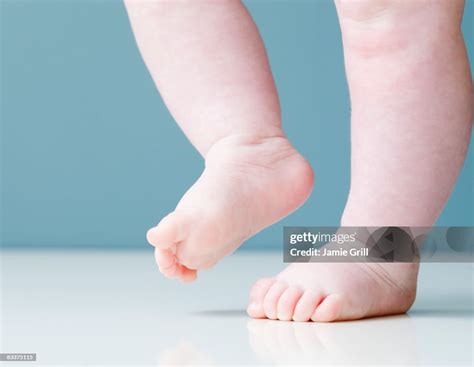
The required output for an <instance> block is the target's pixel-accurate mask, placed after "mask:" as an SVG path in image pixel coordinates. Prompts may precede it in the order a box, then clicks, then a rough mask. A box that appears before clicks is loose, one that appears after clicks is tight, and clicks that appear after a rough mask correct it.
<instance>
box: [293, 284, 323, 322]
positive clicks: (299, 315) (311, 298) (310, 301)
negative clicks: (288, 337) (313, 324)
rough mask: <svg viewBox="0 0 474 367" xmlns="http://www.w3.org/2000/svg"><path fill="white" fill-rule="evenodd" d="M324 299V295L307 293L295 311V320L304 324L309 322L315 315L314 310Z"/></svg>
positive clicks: (309, 291)
mask: <svg viewBox="0 0 474 367" xmlns="http://www.w3.org/2000/svg"><path fill="white" fill-rule="evenodd" d="M322 299H323V295H322V293H318V292H315V291H312V290H307V291H305V292H304V293H303V295H302V296H301V298H300V299H299V301H298V303H297V304H296V307H295V311H294V313H293V320H294V321H302V322H304V321H309V320H310V319H311V316H312V315H313V313H314V310H315V309H316V307H317V306H318V304H319V303H320V302H321V300H322Z"/></svg>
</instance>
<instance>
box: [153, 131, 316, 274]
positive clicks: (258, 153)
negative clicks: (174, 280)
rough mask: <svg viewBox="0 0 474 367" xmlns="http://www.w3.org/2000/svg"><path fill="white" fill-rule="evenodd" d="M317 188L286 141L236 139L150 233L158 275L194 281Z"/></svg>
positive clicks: (212, 155) (218, 150)
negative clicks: (205, 270) (202, 272)
mask: <svg viewBox="0 0 474 367" xmlns="http://www.w3.org/2000/svg"><path fill="white" fill-rule="evenodd" d="M312 186H313V173H312V170H311V168H310V166H309V164H308V163H307V162H306V160H305V159H304V158H303V157H302V156H301V155H300V154H299V153H298V152H297V151H296V150H295V149H294V148H293V147H292V146H291V144H290V143H289V142H288V140H287V139H286V138H284V137H280V136H278V137H266V138H261V137H254V136H244V135H240V136H232V137H228V138H225V139H222V140H221V141H219V142H218V143H216V144H215V145H214V146H213V147H212V148H211V150H210V151H209V152H208V154H207V156H206V167H205V170H204V172H203V174H202V175H201V177H200V178H199V179H198V180H197V181H196V183H195V184H194V185H193V186H192V187H191V188H190V189H189V190H188V191H187V192H186V194H185V195H184V196H183V197H182V199H181V200H180V202H179V203H178V205H177V207H176V210H175V211H174V212H172V213H170V214H169V215H168V216H166V217H165V218H164V219H163V220H162V221H161V222H160V223H159V224H158V226H156V227H154V228H152V229H150V231H149V232H148V234H147V238H148V241H149V242H150V243H151V244H152V245H154V246H155V247H156V260H157V263H158V266H159V268H160V270H161V271H162V272H163V273H164V274H165V275H166V276H168V277H178V278H180V279H181V280H184V281H191V280H194V278H195V277H196V270H202V269H206V268H209V267H211V266H213V265H214V264H215V263H216V262H217V261H218V260H220V259H221V258H222V257H224V256H225V255H228V254H230V253H232V252H233V251H234V250H235V249H236V248H237V247H238V246H240V244H241V243H242V242H243V241H245V240H246V239H247V238H249V237H250V236H252V235H254V234H255V233H257V232H259V231H260V230H262V229H263V228H265V227H267V226H269V225H270V224H272V223H274V222H276V221H278V220H279V219H281V218H283V217H284V216H286V215H288V214H289V213H290V212H292V211H293V210H295V209H296V208H297V207H298V206H300V205H301V204H302V203H303V202H304V201H305V200H306V198H307V197H308V196H309V194H310V192H311V190H312Z"/></svg>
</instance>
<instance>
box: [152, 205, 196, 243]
mask: <svg viewBox="0 0 474 367" xmlns="http://www.w3.org/2000/svg"><path fill="white" fill-rule="evenodd" d="M186 228H187V226H186V221H185V219H184V216H183V215H182V214H181V213H177V212H173V213H170V214H168V215H167V216H166V217H164V218H163V219H162V220H161V221H160V223H159V224H158V225H157V226H156V227H153V228H151V229H150V230H149V231H148V232H147V235H146V238H147V240H148V242H149V243H150V244H152V245H153V246H156V247H159V248H161V249H166V248H169V247H171V246H173V245H175V244H176V243H178V242H181V241H183V240H184V239H185V238H186V233H187V230H186Z"/></svg>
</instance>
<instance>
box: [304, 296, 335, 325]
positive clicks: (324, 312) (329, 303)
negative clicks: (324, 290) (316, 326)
mask: <svg viewBox="0 0 474 367" xmlns="http://www.w3.org/2000/svg"><path fill="white" fill-rule="evenodd" d="M342 305H343V299H342V297H341V296H340V295H339V294H331V295H329V296H327V297H326V298H324V300H323V301H322V302H321V304H320V305H319V306H318V307H316V310H315V311H314V313H313V316H311V320H313V321H317V322H331V321H335V320H338V319H340V315H341V311H342Z"/></svg>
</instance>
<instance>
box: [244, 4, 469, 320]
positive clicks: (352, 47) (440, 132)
mask: <svg viewBox="0 0 474 367" xmlns="http://www.w3.org/2000/svg"><path fill="white" fill-rule="evenodd" d="M336 5H337V8H338V14H339V20H340V24H341V29H342V35H343V42H344V54H345V61H346V71H347V78H348V81H349V89H350V95H351V103H352V124H351V125H352V158H351V159H352V171H351V189H350V194H349V198H348V202H347V205H346V208H345V210H344V215H343V218H342V225H345V226H431V225H433V224H434V222H435V220H436V218H437V217H438V215H439V213H440V211H441V210H442V208H443V206H444V204H445V202H446V200H447V199H448V196H449V194H450V192H451V189H452V187H453V185H454V182H455V180H456V177H457V175H458V173H459V170H460V169H461V166H462V164H463V160H464V156H465V153H466V150H467V147H468V144H469V140H470V133H471V123H472V116H473V115H472V111H473V108H472V106H473V104H472V102H473V94H472V81H471V75H470V69H469V64H468V60H467V56H466V50H465V47H464V42H463V38H462V34H461V31H460V20H461V16H462V9H463V3H462V1H460V0H453V1H444V0H441V1H436V0H410V1H406V0H395V1H390V0H389V1H386V0H361V1H355V0H345V1H337V2H336ZM417 272H418V266H417V265H416V264H365V265H364V264H293V265H291V266H289V267H288V268H287V269H285V270H284V271H283V272H282V273H280V274H279V275H278V276H277V277H276V278H269V279H263V280H261V281H260V282H258V283H257V284H256V285H255V286H254V288H253V290H252V292H251V296H250V301H251V304H250V306H249V310H248V311H249V314H250V315H251V316H254V317H269V318H279V319H291V318H293V319H294V320H299V321H305V320H309V319H310V318H311V319H313V320H315V321H333V320H343V319H356V318H362V317H369V316H375V315H386V314H392V313H401V312H405V311H407V310H408V308H409V307H410V306H411V304H412V303H413V301H414V298H415V291H416V278H417Z"/></svg>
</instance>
